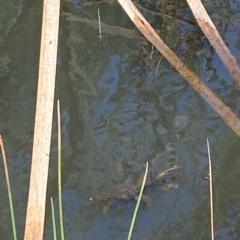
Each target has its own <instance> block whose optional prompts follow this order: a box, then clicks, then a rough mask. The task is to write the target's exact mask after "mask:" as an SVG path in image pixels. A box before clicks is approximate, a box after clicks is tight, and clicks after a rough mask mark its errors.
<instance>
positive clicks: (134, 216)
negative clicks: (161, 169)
mask: <svg viewBox="0 0 240 240" xmlns="http://www.w3.org/2000/svg"><path fill="white" fill-rule="evenodd" d="M147 173H148V162H147V163H146V170H145V174H144V177H143V181H142V186H141V190H140V193H139V195H138V199H137V204H136V207H135V210H134V213H133V218H132V222H131V226H130V229H129V233H128V240H130V239H131V237H132V232H133V227H134V223H135V220H136V217H137V212H138V209H139V205H140V201H141V198H142V195H143V190H144V187H145V184H146V179H147Z"/></svg>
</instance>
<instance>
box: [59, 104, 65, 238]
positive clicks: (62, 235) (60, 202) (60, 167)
mask: <svg viewBox="0 0 240 240" xmlns="http://www.w3.org/2000/svg"><path fill="white" fill-rule="evenodd" d="M57 117H58V198H59V217H60V229H61V239H62V240H64V226H63V207H62V174H61V171H62V154H61V148H62V147H61V146H62V140H61V139H62V138H61V117H60V102H59V100H58V101H57Z"/></svg>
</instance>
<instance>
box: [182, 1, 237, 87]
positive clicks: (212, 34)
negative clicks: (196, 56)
mask: <svg viewBox="0 0 240 240" xmlns="http://www.w3.org/2000/svg"><path fill="white" fill-rule="evenodd" d="M187 2H188V5H189V7H190V8H191V10H192V12H193V15H194V16H195V18H196V20H197V22H198V25H199V26H200V28H201V29H202V31H203V33H204V34H205V36H206V37H207V39H208V40H209V42H210V43H211V45H212V46H213V48H214V49H215V50H216V52H217V54H218V56H219V57H220V58H221V60H222V62H223V63H224V65H225V66H226V68H227V69H228V71H229V73H230V74H231V75H232V78H233V80H234V81H235V82H236V84H237V86H238V87H240V68H239V66H238V64H237V61H236V59H235V58H234V57H233V55H232V54H231V52H230V51H229V49H228V48H227V46H226V44H225V43H224V41H223V40H222V38H221V36H220V34H219V33H218V31H217V29H216V27H215V25H214V24H213V22H212V20H211V18H210V17H209V16H208V14H207V11H206V10H205V8H204V6H203V5H202V2H201V0H187Z"/></svg>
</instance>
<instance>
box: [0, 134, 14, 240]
mask: <svg viewBox="0 0 240 240" xmlns="http://www.w3.org/2000/svg"><path fill="white" fill-rule="evenodd" d="M0 148H1V151H2V156H3V164H4V170H5V175H6V182H7V189H8V198H9V206H10V212H11V219H12V229H13V239H14V240H17V230H16V223H15V216H14V208H13V201H12V192H11V185H10V178H9V174H8V166H7V158H6V154H5V148H4V144H3V139H2V136H1V135H0Z"/></svg>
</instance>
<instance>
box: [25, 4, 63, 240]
mask: <svg viewBox="0 0 240 240" xmlns="http://www.w3.org/2000/svg"><path fill="white" fill-rule="evenodd" d="M59 13H60V1H59V0H44V2H43V18H42V35H41V49H40V62H39V73H38V90H37V105H36V117H35V127H34V139H33V152H32V166H31V177H30V186H29V196H28V206H27V216H26V224H25V233H24V239H25V240H33V239H34V240H42V239H43V229H44V219H45V204H46V190H47V179H48V167H49V154H50V143H51V131H52V115H53V100H54V90H55V76H56V60H57V45H58V27H59Z"/></svg>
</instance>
